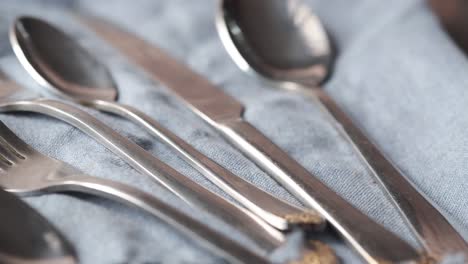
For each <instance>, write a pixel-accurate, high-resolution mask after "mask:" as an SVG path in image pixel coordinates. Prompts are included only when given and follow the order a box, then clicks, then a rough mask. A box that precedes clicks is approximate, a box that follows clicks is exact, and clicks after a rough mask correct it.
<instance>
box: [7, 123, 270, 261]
mask: <svg viewBox="0 0 468 264" xmlns="http://www.w3.org/2000/svg"><path fill="white" fill-rule="evenodd" d="M0 168H1V170H2V171H1V172H0V185H1V186H3V187H4V188H6V189H7V190H9V191H11V192H15V193H18V194H21V195H31V194H47V193H52V192H84V193H88V194H92V195H97V196H101V197H104V198H109V199H112V200H116V201H119V202H123V203H125V204H128V205H131V206H135V207H138V208H140V209H142V210H144V211H146V212H147V213H149V214H152V215H154V216H156V217H157V218H160V219H162V220H164V221H165V222H166V223H168V224H169V225H171V226H173V227H174V228H175V229H177V230H179V231H180V232H183V233H184V234H187V235H189V236H190V237H193V238H194V239H195V240H196V241H197V242H200V243H202V244H204V245H205V246H208V247H209V248H210V249H212V250H214V251H215V252H217V253H219V254H221V255H222V256H225V257H227V258H228V259H230V260H232V261H236V262H242V263H268V259H267V258H266V257H264V256H262V255H259V254H257V253H255V252H252V251H251V250H249V249H247V248H245V247H244V246H243V245H240V244H238V243H236V242H234V241H232V240H230V239H229V238H227V237H226V236H224V235H221V234H219V233H217V232H216V231H214V230H212V229H211V228H209V227H208V226H207V225H206V224H204V223H201V222H199V221H197V220H195V219H194V218H192V217H190V216H188V215H186V214H184V213H183V212H182V211H180V210H178V209H177V208H174V207H172V206H170V205H168V204H166V203H164V202H163V201H161V200H159V199H157V198H156V197H155V196H152V195H149V194H147V193H145V192H142V191H140V190H139V189H136V188H134V187H131V186H129V185H125V184H122V183H119V182H116V181H112V180H108V179H103V178H97V177H92V176H89V175H86V174H84V173H82V172H81V171H79V170H78V169H76V168H74V167H72V166H70V165H68V164H66V163H64V162H61V161H59V160H56V159H53V158H50V157H48V156H45V155H43V154H41V153H40V152H38V151H36V150H34V149H33V148H32V147H30V146H29V145H27V144H26V143H25V142H23V141H22V140H21V139H20V138H18V137H17V136H16V135H15V134H14V133H13V132H12V131H10V129H9V128H8V127H6V126H5V125H4V124H3V123H2V122H0ZM0 196H3V194H2V195H0ZM10 200H11V198H10ZM7 205H10V204H8V203H7ZM22 207H24V205H22V206H17V207H15V208H9V209H10V210H15V209H16V210H18V211H20V209H21V208H22ZM23 210H24V208H23ZM17 213H18V212H17ZM23 214H24V213H23ZM29 214H30V213H29ZM23 217H30V218H25V219H23V222H24V221H27V220H29V221H34V223H35V225H36V226H35V227H34V228H32V230H30V229H23V231H21V229H20V230H18V229H13V230H12V231H15V232H16V234H17V235H21V236H22V239H21V240H25V243H34V242H42V243H41V245H42V244H43V245H44V246H43V247H47V246H48V245H47V243H46V242H47V241H43V240H44V237H47V236H49V237H51V238H50V239H55V240H56V241H57V242H58V241H60V242H61V240H60V238H61V237H60V236H58V235H57V234H56V232H53V230H51V229H50V227H49V226H45V227H44V223H43V221H44V220H41V219H40V218H38V217H37V216H35V215H31V214H30V215H23ZM18 220H21V218H20V219H17V220H16V221H18ZM16 224H17V225H18V226H19V225H21V221H19V222H16ZM26 227H28V226H27V225H26ZM39 227H40V228H39ZM23 228H24V227H23ZM38 229H39V230H42V233H40V235H43V236H39V237H37V234H35V233H34V232H37V231H38ZM0 233H3V232H1V229H0ZM34 235H36V237H34ZM28 237H32V238H31V239H32V240H30V241H27V240H26V239H27V238H28ZM41 239H42V240H41ZM59 245H60V247H58V248H56V249H55V252H54V251H52V250H53V248H52V249H49V251H50V252H48V251H45V252H42V251H39V252H38V253H42V254H50V255H51V256H54V255H57V256H60V257H61V258H63V260H61V261H59V260H54V259H53V258H52V257H51V258H50V261H51V262H47V263H57V264H62V263H63V264H65V263H73V262H72V261H73V257H72V256H71V255H64V254H63V252H62V251H66V250H67V251H69V245H68V244H63V242H61V244H59ZM28 246H29V248H30V250H44V248H39V247H37V246H36V245H28ZM49 246H50V245H49ZM1 248H2V247H1V244H0V249H1ZM27 249H28V247H26V246H25V247H24V248H23V249H20V250H27ZM33 253H35V252H27V253H26V256H25V259H26V260H27V259H28V258H26V257H28V254H32V255H31V257H34V254H33ZM38 253H36V254H38ZM3 254H4V253H3V252H2V251H0V260H1V259H2V255H3ZM36 257H37V256H36ZM39 259H40V258H39ZM52 261H56V262H52ZM4 263H29V262H4ZM31 263H36V262H31ZM44 263H46V262H44Z"/></svg>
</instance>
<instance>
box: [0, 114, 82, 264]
mask: <svg viewBox="0 0 468 264" xmlns="http://www.w3.org/2000/svg"><path fill="white" fill-rule="evenodd" d="M1 125H2V123H1V121H0V126H1ZM1 131H3V130H1ZM2 162H3V161H2ZM2 166H3V165H2ZM27 176H30V175H27ZM1 177H4V172H3V171H2V173H1V175H0V178H1ZM3 187H4V186H2V188H0V202H1V204H2V207H1V209H0V212H1V214H2V217H1V219H0V237H1V239H0V263H24V264H27V263H31V264H32V263H55V264H74V263H78V260H77V256H76V252H75V250H74V249H73V246H72V245H71V244H70V242H68V241H67V239H65V237H64V236H63V235H62V234H61V233H60V232H59V230H58V229H56V228H55V227H54V226H53V225H52V224H51V223H50V222H49V221H48V220H47V219H46V218H45V217H43V216H42V215H40V214H39V213H38V212H37V211H36V210H34V209H33V208H32V207H30V206H29V205H28V204H26V203H25V202H23V201H22V200H21V199H19V198H18V197H17V196H16V195H14V194H11V193H8V192H7V191H5V190H4V189H3Z"/></svg>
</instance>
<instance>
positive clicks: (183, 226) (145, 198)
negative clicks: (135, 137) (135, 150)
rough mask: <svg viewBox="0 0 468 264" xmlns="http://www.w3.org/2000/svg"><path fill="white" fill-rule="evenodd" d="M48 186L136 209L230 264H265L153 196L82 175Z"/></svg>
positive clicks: (261, 258)
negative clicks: (162, 222)
mask: <svg viewBox="0 0 468 264" xmlns="http://www.w3.org/2000/svg"><path fill="white" fill-rule="evenodd" d="M50 183H51V186H50V187H51V188H54V190H57V189H59V190H60V191H78V192H84V193H89V194H92V195H97V196H100V197H104V198H108V199H111V200H117V201H120V202H122V203H124V204H127V205H130V206H134V207H137V208H140V209H142V210H143V211H145V212H147V213H149V214H151V215H153V216H156V217H157V218H159V219H162V220H163V221H164V222H166V223H168V224H169V225H171V226H173V227H174V228H175V229H177V230H178V231H181V232H183V233H184V234H186V235H188V236H190V237H192V238H194V239H195V241H197V242H202V243H203V244H204V245H205V246H207V247H208V248H209V249H210V250H212V251H214V252H217V253H218V254H220V255H222V256H224V257H226V258H228V259H229V260H231V261H233V262H236V263H265V264H266V263H269V261H268V260H267V259H266V258H265V257H263V256H260V255H258V254H257V253H254V252H253V251H251V250H249V249H248V248H246V247H245V246H243V245H241V244H239V243H237V242H235V241H233V240H231V239H229V238H228V237H226V236H225V235H223V234H221V233H218V232H217V231H215V230H213V229H211V228H210V227H209V226H207V225H206V224H203V223H202V222H200V221H198V220H196V219H194V218H192V217H190V216H189V215H187V214H185V213H183V212H182V211H180V210H178V209H177V208H174V207H172V206H170V205H168V204H167V203H165V202H163V201H161V200H159V199H158V198H156V197H155V196H152V195H150V194H148V193H145V192H143V191H140V190H139V189H137V188H134V187H132V186H129V185H126V184H123V183H119V182H116V181H112V180H108V179H101V178H96V177H91V176H88V175H82V174H78V175H70V176H65V177H64V178H59V179H54V180H51V182H50Z"/></svg>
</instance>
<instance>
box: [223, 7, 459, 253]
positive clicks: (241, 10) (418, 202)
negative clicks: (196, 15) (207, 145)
mask: <svg viewBox="0 0 468 264" xmlns="http://www.w3.org/2000/svg"><path fill="white" fill-rule="evenodd" d="M441 2H442V1H441ZM448 2H453V1H448ZM259 10H262V12H259ZM217 27H218V31H219V32H220V36H221V39H222V41H223V43H225V46H226V48H227V50H228V52H229V53H230V55H231V56H232V58H233V59H234V60H235V61H236V62H237V64H238V66H239V67H240V68H242V69H245V70H251V71H252V72H255V73H257V74H258V75H260V76H263V77H265V78H267V79H270V80H273V81H275V82H277V84H279V85H278V86H280V87H283V88H286V89H289V90H291V88H293V89H292V90H294V91H297V92H300V93H301V94H303V95H304V96H307V97H309V98H311V99H312V100H314V102H316V103H318V104H319V105H321V106H322V107H323V109H324V111H325V112H326V113H328V114H329V115H330V117H331V118H332V119H334V120H336V121H337V123H338V124H339V125H338V126H337V129H338V130H339V131H340V132H341V134H342V135H343V136H344V137H345V138H346V139H347V140H348V141H349V142H350V143H352V144H353V146H354V147H355V150H356V151H357V153H358V154H359V155H360V157H361V158H362V160H363V161H364V162H365V163H366V165H367V166H368V168H369V169H370V171H371V172H372V173H373V174H374V176H375V177H376V178H377V179H378V180H379V181H380V182H381V183H382V185H383V187H384V188H385V190H386V191H387V193H388V194H389V195H390V197H391V198H392V199H393V201H394V203H395V205H396V206H397V207H398V209H399V210H400V212H401V215H402V216H403V217H404V219H406V220H407V222H408V223H409V224H410V225H411V227H412V229H413V231H414V233H415V235H416V236H417V237H418V238H419V241H420V242H421V243H422V245H423V247H424V249H425V250H426V251H427V254H428V255H429V256H430V257H431V258H433V259H435V260H438V261H440V260H442V258H443V257H444V256H447V255H449V254H453V253H462V252H463V253H466V252H468V244H467V243H466V241H464V240H463V238H462V237H461V236H460V235H459V234H458V232H457V231H456V230H455V229H454V228H453V227H452V226H451V224H450V223H449V222H448V221H447V220H446V219H445V218H444V216H443V215H442V214H441V213H440V212H439V211H438V210H437V209H436V208H435V207H434V206H433V205H432V204H431V203H430V202H429V201H428V200H427V199H426V198H425V197H424V195H423V194H422V193H421V192H419V191H418V190H417V189H416V188H415V187H414V186H413V185H412V184H411V182H409V181H408V180H407V178H406V177H405V176H404V175H403V174H402V173H401V171H399V170H398V168H396V167H395V166H394V165H393V164H392V162H391V161H389V160H388V159H387V158H386V157H385V155H384V154H382V153H381V152H380V151H379V149H378V147H377V146H376V145H375V144H373V142H372V141H371V140H370V139H369V138H368V137H366V135H365V134H364V133H363V132H362V131H361V130H360V129H359V128H358V127H357V126H356V125H355V124H354V123H353V122H352V120H351V119H350V118H349V117H348V116H347V115H346V113H345V112H343V111H342V110H341V109H340V108H339V106H338V105H337V104H336V103H335V102H334V101H333V99H332V98H330V97H329V96H328V95H327V94H326V93H325V92H324V91H323V90H320V88H319V87H318V84H319V83H320V82H322V81H323V80H324V78H325V77H326V75H327V72H328V67H329V66H330V61H331V59H332V56H333V53H332V49H331V48H330V43H329V40H328V37H327V34H326V31H325V29H324V28H323V26H322V24H321V23H320V21H319V19H318V18H317V17H316V16H315V15H314V14H313V13H312V11H311V10H310V9H309V6H307V5H305V4H304V3H303V2H302V1H300V0H288V1H284V0H257V1H242V0H237V1H233V0H223V1H222V4H221V5H220V10H219V14H218V18H217ZM271 43H274V44H273V45H271ZM291 53H292V54H291ZM245 65H248V66H249V67H245ZM312 69H314V70H312ZM294 84H297V85H294ZM334 123H335V122H334ZM241 133H242V131H241ZM244 136H248V135H244ZM264 154H266V156H269V157H270V158H271V157H272V156H271V154H273V153H269V152H265V153H264ZM266 167H269V166H266ZM272 173H274V172H272ZM467 258H468V256H467Z"/></svg>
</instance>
